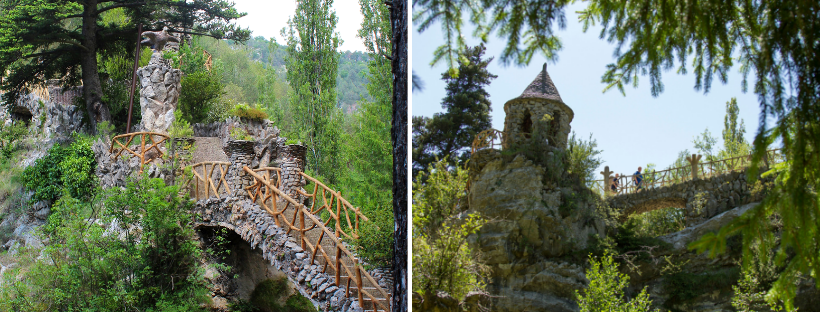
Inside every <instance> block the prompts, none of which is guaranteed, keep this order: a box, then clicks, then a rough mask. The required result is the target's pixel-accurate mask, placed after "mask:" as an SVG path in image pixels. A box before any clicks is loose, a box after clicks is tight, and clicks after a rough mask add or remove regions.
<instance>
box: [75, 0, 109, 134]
mask: <svg viewBox="0 0 820 312" xmlns="http://www.w3.org/2000/svg"><path fill="white" fill-rule="evenodd" d="M82 42H83V46H84V47H85V48H86V49H85V50H83V52H82V55H81V60H80V65H81V66H82V70H83V95H84V96H85V107H86V109H87V110H88V117H89V119H90V120H89V121H90V123H91V124H90V126H91V131H92V133H96V132H97V124H98V123H100V122H102V121H111V111H110V110H109V109H108V104H106V103H105V102H103V100H102V84H101V83H100V75H99V71H98V68H97V0H88V1H86V3H85V4H84V5H83V41H82Z"/></svg>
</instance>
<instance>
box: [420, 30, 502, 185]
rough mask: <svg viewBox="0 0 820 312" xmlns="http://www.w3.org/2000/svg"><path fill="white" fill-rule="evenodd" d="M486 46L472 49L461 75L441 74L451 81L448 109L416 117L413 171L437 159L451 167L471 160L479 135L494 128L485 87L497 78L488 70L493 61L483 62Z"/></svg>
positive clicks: (460, 67) (459, 70) (445, 103)
mask: <svg viewBox="0 0 820 312" xmlns="http://www.w3.org/2000/svg"><path fill="white" fill-rule="evenodd" d="M485 50H486V49H485V48H484V45H483V44H482V45H479V46H476V47H474V48H468V49H467V51H466V52H465V56H466V61H465V62H462V63H461V64H460V65H459V67H458V72H459V75H458V76H454V75H452V74H451V72H450V71H448V72H445V73H443V74H442V75H441V79H442V80H444V81H446V82H447V87H446V90H447V95H446V96H445V97H444V99H443V100H442V103H441V107H442V108H444V109H445V110H446V112H444V113H438V114H435V115H434V116H433V117H432V118H425V117H414V118H413V170H414V177H415V173H417V172H418V171H420V170H424V169H426V168H427V166H429V165H430V164H431V163H432V162H434V161H435V159H436V158H439V159H445V158H446V159H447V162H448V163H449V164H450V165H456V164H460V163H463V162H464V161H466V160H467V159H469V157H470V151H469V147H470V146H471V145H472V142H473V139H474V138H475V136H476V135H477V134H478V133H479V132H481V131H483V130H486V129H489V128H490V127H491V121H492V120H491V117H490V111H491V110H492V108H491V107H490V95H489V94H488V93H487V91H486V90H484V88H485V87H486V86H488V85H490V82H491V81H492V80H493V79H495V78H496V77H497V76H496V75H493V74H491V73H490V72H489V71H487V66H488V65H489V64H490V62H492V60H493V58H489V59H482V56H483V55H484V51H485Z"/></svg>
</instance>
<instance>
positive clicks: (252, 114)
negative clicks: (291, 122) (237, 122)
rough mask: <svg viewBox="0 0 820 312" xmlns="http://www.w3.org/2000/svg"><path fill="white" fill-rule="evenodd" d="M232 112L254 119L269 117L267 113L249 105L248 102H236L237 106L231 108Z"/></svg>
mask: <svg viewBox="0 0 820 312" xmlns="http://www.w3.org/2000/svg"><path fill="white" fill-rule="evenodd" d="M231 114H233V115H234V116H236V117H241V118H248V119H252V120H265V119H268V114H267V113H265V112H263V111H262V110H260V109H258V108H256V107H251V106H248V104H236V106H234V107H233V109H232V110H231Z"/></svg>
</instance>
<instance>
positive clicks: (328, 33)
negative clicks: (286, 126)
mask: <svg viewBox="0 0 820 312" xmlns="http://www.w3.org/2000/svg"><path fill="white" fill-rule="evenodd" d="M332 6H333V0H298V1H297V2H296V14H295V15H294V16H293V17H292V18H291V19H289V20H288V27H286V28H284V29H282V37H285V38H287V43H288V49H287V50H288V57H287V61H286V64H287V69H288V72H287V79H288V82H289V83H290V86H291V87H292V88H293V90H292V91H291V93H289V95H288V99H289V100H290V103H291V104H290V105H291V107H292V109H293V111H294V118H295V119H296V123H295V125H296V126H297V127H298V130H297V131H298V134H297V135H298V136H299V137H300V139H302V140H304V141H306V142H305V143H306V144H307V147H308V156H307V158H308V166H309V168H310V169H311V170H314V171H315V172H316V174H318V175H321V176H322V177H324V178H325V179H327V180H326V181H327V182H329V183H335V182H336V180H337V172H338V170H339V167H340V165H341V162H340V161H339V159H340V157H339V156H340V155H339V154H340V153H339V152H340V150H339V136H340V132H341V128H340V126H339V121H338V119H339V118H340V116H339V111H338V109H337V108H336V71H337V70H338V64H339V55H338V54H337V53H336V50H337V49H338V48H339V45H341V43H342V40H341V39H340V38H339V34H338V33H336V32H334V31H335V29H336V23H337V22H338V18H337V17H336V12H334V11H333V10H332V9H331V7H332Z"/></svg>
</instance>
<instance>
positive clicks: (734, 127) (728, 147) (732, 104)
mask: <svg viewBox="0 0 820 312" xmlns="http://www.w3.org/2000/svg"><path fill="white" fill-rule="evenodd" d="M738 114H740V109H739V108H738V107H737V99H736V98H732V99H731V100H729V101H728V102H726V116H725V117H724V118H723V150H724V151H726V153H727V154H728V155H727V156H730V157H731V156H740V155H739V154H740V153H748V152H749V148H748V144H747V143H746V139H744V138H743V135H744V134H746V126H745V125H744V124H743V119H741V120H740V125H738V123H737V115H738Z"/></svg>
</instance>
